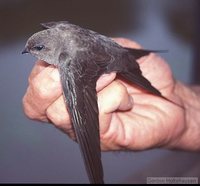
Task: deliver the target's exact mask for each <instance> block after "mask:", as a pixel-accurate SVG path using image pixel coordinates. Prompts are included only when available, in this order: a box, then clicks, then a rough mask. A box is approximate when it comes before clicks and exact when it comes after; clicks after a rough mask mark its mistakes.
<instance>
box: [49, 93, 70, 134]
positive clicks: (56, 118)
mask: <svg viewBox="0 0 200 186" xmlns="http://www.w3.org/2000/svg"><path fill="white" fill-rule="evenodd" d="M46 115H47V117H48V119H49V120H50V121H51V122H52V123H53V124H54V125H55V126H56V127H58V128H60V129H63V130H70V129H71V128H72V126H71V122H70V117H69V114H68V111H67V108H66V106H65V102H64V98H63V96H60V97H59V98H58V99H57V100H55V101H54V102H53V103H52V104H51V105H50V106H49V107H48V108H47V110H46Z"/></svg>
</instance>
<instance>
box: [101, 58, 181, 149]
mask: <svg viewBox="0 0 200 186" xmlns="http://www.w3.org/2000/svg"><path fill="white" fill-rule="evenodd" d="M139 64H140V67H141V70H142V72H143V75H144V76H145V77H146V78H147V79H148V80H149V81H150V82H151V83H152V85H153V86H154V87H156V88H157V89H158V90H159V91H160V92H161V93H162V95H163V96H165V97H166V98H168V99H170V100H172V101H173V102H175V103H177V104H179V105H181V103H180V100H179V98H178V97H177V96H176V94H175V92H174V89H175V81H174V79H173V76H172V73H171V70H170V68H169V67H168V65H167V64H166V63H165V62H164V61H163V60H162V59H161V58H159V57H158V56H156V55H155V54H150V55H149V56H147V57H143V58H141V59H140V60H139ZM116 81H117V82H118V84H121V86H124V87H125V88H126V89H127V93H128V94H129V95H130V96H131V97H132V98H133V100H134V101H133V102H134V104H133V107H132V108H131V109H128V110H120V109H116V108H110V109H109V110H107V111H106V114H105V115H106V116H105V117H104V120H103V121H101V120H100V126H101V141H102V149H103V150H119V149H132V150H143V149H147V148H151V147H155V146H157V147H159V146H168V147H170V146H171V147H173V145H175V143H176V142H178V139H179V136H180V135H181V133H182V132H183V131H182V130H183V126H184V125H183V123H184V110H183V109H182V108H180V107H178V106H177V105H175V104H173V103H170V102H168V101H166V100H164V99H162V98H159V97H157V96H154V95H150V94H149V93H146V92H144V90H139V89H138V88H137V87H135V86H134V85H129V84H127V83H125V82H124V81H123V80H119V79H116ZM178 125H179V126H178ZM181 126H182V127H181ZM172 142H173V143H172Z"/></svg>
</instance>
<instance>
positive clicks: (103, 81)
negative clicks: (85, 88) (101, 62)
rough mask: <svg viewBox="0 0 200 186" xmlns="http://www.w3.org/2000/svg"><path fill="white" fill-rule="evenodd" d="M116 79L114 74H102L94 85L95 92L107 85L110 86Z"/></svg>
mask: <svg viewBox="0 0 200 186" xmlns="http://www.w3.org/2000/svg"><path fill="white" fill-rule="evenodd" d="M115 77H116V72H112V73H110V74H103V75H102V76H101V77H100V78H99V79H98V80H97V83H96V90H97V92H98V91H100V90H102V89H103V88H104V87H106V86H107V85H108V84H110V83H111V82H112V81H113V80H114V79H115Z"/></svg>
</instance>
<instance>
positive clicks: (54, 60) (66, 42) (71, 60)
mask: <svg viewBox="0 0 200 186" xmlns="http://www.w3.org/2000/svg"><path fill="white" fill-rule="evenodd" d="M42 26H43V27H44V28H45V30H43V31H40V32H38V33H36V34H34V35H33V36H31V37H30V38H29V39H28V41H27V44H26V46H25V49H24V51H23V52H22V53H31V54H32V55H33V56H35V57H37V58H38V59H40V60H43V61H45V62H47V63H49V64H53V65H55V66H56V67H57V68H58V69H59V72H60V77H61V83H62V86H63V94H64V97H65V100H66V104H67V109H68V111H69V114H70V116H71V121H72V124H73V128H74V131H75V134H76V138H77V141H78V143H79V145H80V149H81V152H82V155H83V159H84V163H85V166H86V170H87V173H88V177H89V180H90V182H91V183H103V182H104V181H103V168H102V163H101V149H100V137H99V118H98V105H97V96H96V89H95V87H96V81H97V79H98V78H99V77H100V76H101V75H102V74H104V73H110V72H113V71H115V72H116V73H117V75H119V76H121V77H122V78H124V79H125V80H127V81H128V82H129V83H134V84H136V85H138V86H139V87H141V88H143V89H145V90H147V91H148V92H149V93H152V94H155V95H157V96H160V97H163V96H162V95H161V93H160V92H159V91H158V90H157V89H156V88H154V87H153V86H152V85H151V83H150V82H149V81H148V80H147V79H145V78H144V77H143V76H142V72H141V70H140V68H139V65H138V63H137V62H136V59H137V58H140V57H142V56H144V55H148V54H149V53H150V52H152V51H148V50H137V49H130V48H129V49H128V48H123V47H121V46H120V45H118V44H117V43H115V42H114V41H113V40H111V39H109V38H108V37H106V36H103V35H100V34H98V33H96V32H93V31H91V30H87V29H83V28H81V27H79V26H77V25H73V24H70V23H68V22H49V23H44V24H42Z"/></svg>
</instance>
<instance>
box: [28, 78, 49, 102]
mask: <svg viewBox="0 0 200 186" xmlns="http://www.w3.org/2000/svg"><path fill="white" fill-rule="evenodd" d="M46 86H47V83H46V84H44V83H43V82H42V81H41V80H39V79H38V78H37V77H35V78H33V79H32V80H31V82H30V87H31V89H32V91H33V94H34V95H35V96H37V97H38V98H41V99H46V98H48V96H49V93H50V92H49V91H48V89H47V87H46Z"/></svg>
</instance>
